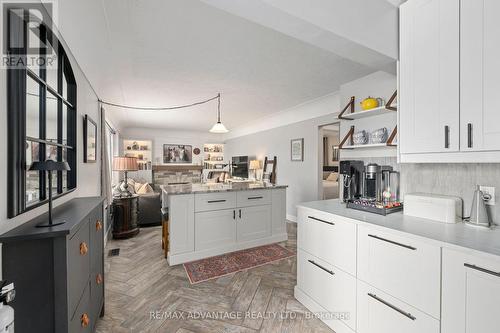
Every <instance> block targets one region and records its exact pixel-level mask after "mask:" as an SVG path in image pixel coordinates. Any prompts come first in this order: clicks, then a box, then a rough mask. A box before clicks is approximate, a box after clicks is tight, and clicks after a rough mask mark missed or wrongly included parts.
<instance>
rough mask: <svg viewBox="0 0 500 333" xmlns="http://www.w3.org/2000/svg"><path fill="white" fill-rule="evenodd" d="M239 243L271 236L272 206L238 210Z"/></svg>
mask: <svg viewBox="0 0 500 333" xmlns="http://www.w3.org/2000/svg"><path fill="white" fill-rule="evenodd" d="M237 214H238V216H237V218H238V226H237V230H238V231H237V240H238V242H244V241H251V240H256V239H259V238H265V237H269V236H271V205H265V206H254V207H245V208H238V211H237Z"/></svg>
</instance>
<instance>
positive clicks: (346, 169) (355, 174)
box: [339, 161, 365, 202]
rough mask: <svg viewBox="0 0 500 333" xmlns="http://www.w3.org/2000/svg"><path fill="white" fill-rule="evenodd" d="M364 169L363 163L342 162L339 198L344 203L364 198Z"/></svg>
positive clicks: (340, 165)
mask: <svg viewBox="0 0 500 333" xmlns="http://www.w3.org/2000/svg"><path fill="white" fill-rule="evenodd" d="M364 168H365V163H364V162H363V161H340V164H339V174H340V179H339V190H340V193H339V197H340V199H341V201H342V202H348V201H349V200H353V199H359V198H361V197H362V195H363V172H364Z"/></svg>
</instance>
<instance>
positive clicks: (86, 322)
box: [80, 313, 90, 328]
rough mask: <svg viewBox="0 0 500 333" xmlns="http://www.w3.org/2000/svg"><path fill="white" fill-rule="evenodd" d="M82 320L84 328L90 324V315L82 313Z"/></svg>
mask: <svg viewBox="0 0 500 333" xmlns="http://www.w3.org/2000/svg"><path fill="white" fill-rule="evenodd" d="M80 321H81V323H82V327H83V328H85V327H87V326H89V323H90V319H89V315H88V314H86V313H84V314H82V316H81V317H80Z"/></svg>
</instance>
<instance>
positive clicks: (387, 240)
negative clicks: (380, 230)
mask: <svg viewBox="0 0 500 333" xmlns="http://www.w3.org/2000/svg"><path fill="white" fill-rule="evenodd" d="M368 237H371V238H375V239H378V240H381V241H383V242H387V243H391V244H394V245H397V246H401V247H404V248H405V249H410V250H413V251H415V250H416V249H417V248H416V247H413V246H410V245H406V244H401V243H398V242H395V241H392V240H389V239H385V238H382V237H379V236H376V235H368Z"/></svg>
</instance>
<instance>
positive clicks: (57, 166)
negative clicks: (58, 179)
mask: <svg viewBox="0 0 500 333" xmlns="http://www.w3.org/2000/svg"><path fill="white" fill-rule="evenodd" d="M29 170H30V171H47V173H48V175H49V220H48V221H47V222H44V223H40V224H37V227H39V228H42V227H53V226H56V225H60V224H63V223H65V222H66V221H65V220H62V219H61V220H56V221H53V220H52V171H69V170H71V168H70V167H69V164H68V162H56V161H53V160H46V161H35V162H33V163H32V164H31V166H30V168H29Z"/></svg>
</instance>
